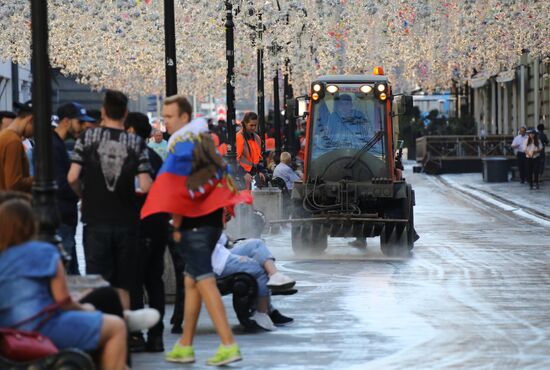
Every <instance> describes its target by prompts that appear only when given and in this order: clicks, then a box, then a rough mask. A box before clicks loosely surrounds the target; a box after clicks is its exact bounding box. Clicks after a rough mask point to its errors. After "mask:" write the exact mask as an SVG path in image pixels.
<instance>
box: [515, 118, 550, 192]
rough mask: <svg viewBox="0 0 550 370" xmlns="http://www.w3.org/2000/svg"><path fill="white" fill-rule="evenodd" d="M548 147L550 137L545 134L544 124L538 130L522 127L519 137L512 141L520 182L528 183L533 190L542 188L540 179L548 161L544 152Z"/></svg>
mask: <svg viewBox="0 0 550 370" xmlns="http://www.w3.org/2000/svg"><path fill="white" fill-rule="evenodd" d="M547 146H548V136H546V134H545V133H544V125H543V124H539V125H538V126H537V130H534V129H530V130H527V129H526V128H525V127H520V129H519V133H518V135H517V136H516V137H514V140H513V141H512V149H514V150H515V152H516V157H517V163H518V169H519V177H520V181H521V183H522V184H525V183H526V182H527V183H528V184H529V188H530V189H531V190H533V189H539V188H540V177H541V176H542V174H543V173H544V166H545V161H546V155H545V152H544V150H545V148H546V147H547Z"/></svg>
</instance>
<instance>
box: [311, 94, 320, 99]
mask: <svg viewBox="0 0 550 370" xmlns="http://www.w3.org/2000/svg"><path fill="white" fill-rule="evenodd" d="M311 99H313V100H314V101H317V100H319V94H318V93H316V92H314V93H313V94H311Z"/></svg>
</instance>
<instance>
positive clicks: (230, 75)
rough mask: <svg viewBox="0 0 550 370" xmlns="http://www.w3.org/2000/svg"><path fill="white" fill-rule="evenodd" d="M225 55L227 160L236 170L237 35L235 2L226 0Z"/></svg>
mask: <svg viewBox="0 0 550 370" xmlns="http://www.w3.org/2000/svg"><path fill="white" fill-rule="evenodd" d="M225 13H226V17H225V57H226V59H227V76H226V84H225V88H226V104H227V136H228V141H229V147H228V151H227V156H226V157H227V161H228V162H229V165H230V166H231V167H232V168H231V169H232V170H233V171H235V170H236V169H237V163H236V162H237V155H236V150H235V149H236V148H235V134H236V133H235V36H234V29H235V24H234V23H233V4H232V3H231V0H226V1H225Z"/></svg>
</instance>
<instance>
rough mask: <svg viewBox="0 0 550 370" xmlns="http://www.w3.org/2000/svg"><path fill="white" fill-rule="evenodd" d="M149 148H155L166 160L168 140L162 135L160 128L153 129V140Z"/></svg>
mask: <svg viewBox="0 0 550 370" xmlns="http://www.w3.org/2000/svg"><path fill="white" fill-rule="evenodd" d="M148 145H149V148H151V149H153V150H154V151H155V152H156V153H157V154H158V155H159V156H160V157H161V158H162V160H163V161H164V160H166V157H167V156H168V142H167V141H166V140H164V138H163V137H162V132H161V131H160V130H154V131H153V140H152V141H150V142H149V144H148Z"/></svg>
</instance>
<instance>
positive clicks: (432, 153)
mask: <svg viewBox="0 0 550 370" xmlns="http://www.w3.org/2000/svg"><path fill="white" fill-rule="evenodd" d="M512 140H513V136H512V135H489V136H486V137H483V138H481V137H478V136H473V135H441V136H422V137H419V138H417V139H416V160H417V161H419V162H420V161H423V160H425V159H426V158H430V159H431V160H454V159H478V158H482V157H493V156H505V157H510V158H513V157H514V151H513V150H512V148H511V144H512Z"/></svg>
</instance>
